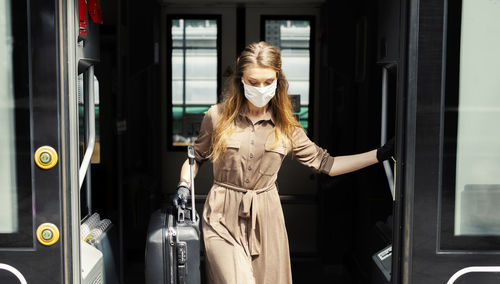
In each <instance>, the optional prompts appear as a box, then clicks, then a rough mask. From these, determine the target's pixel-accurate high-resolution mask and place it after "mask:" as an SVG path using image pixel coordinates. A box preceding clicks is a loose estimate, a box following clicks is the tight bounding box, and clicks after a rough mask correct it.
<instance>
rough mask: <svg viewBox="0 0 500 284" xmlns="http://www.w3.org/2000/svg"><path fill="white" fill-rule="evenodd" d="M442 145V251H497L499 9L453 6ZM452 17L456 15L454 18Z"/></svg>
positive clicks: (487, 4) (481, 4) (467, 3)
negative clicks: (452, 27) (455, 25)
mask: <svg viewBox="0 0 500 284" xmlns="http://www.w3.org/2000/svg"><path fill="white" fill-rule="evenodd" d="M451 8H452V13H450V20H449V21H450V24H452V21H454V22H455V23H456V24H458V27H457V29H456V31H455V32H453V30H450V35H449V43H448V44H451V46H450V47H449V49H450V50H449V53H450V55H449V56H448V68H447V69H448V74H447V91H446V101H445V117H444V120H445V126H444V131H445V132H444V133H445V137H444V139H445V140H444V145H443V152H444V158H443V170H444V171H443V172H444V175H443V213H442V214H443V219H442V225H441V231H442V232H441V233H442V236H443V238H442V242H441V247H442V248H443V249H467V250H469V249H481V250H490V249H495V250H500V247H498V246H496V245H495V244H498V243H499V241H500V238H499V237H498V236H500V207H499V206H498V204H500V175H499V174H498V173H499V172H500V147H499V145H500V130H499V129H500V128H499V127H498V121H500V96H499V95H498V94H499V92H500V81H499V80H498V72H499V71H500V68H499V66H500V54H499V53H498V50H500V38H498V37H496V36H492V35H498V34H499V33H500V6H499V5H498V4H496V3H494V2H492V1H487V0H479V1H476V0H474V1H472V0H462V1H461V3H451ZM453 11H455V12H454V13H453Z"/></svg>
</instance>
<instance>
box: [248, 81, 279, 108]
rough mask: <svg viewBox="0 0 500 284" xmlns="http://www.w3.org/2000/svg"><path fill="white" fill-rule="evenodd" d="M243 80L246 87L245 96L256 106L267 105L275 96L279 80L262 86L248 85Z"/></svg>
mask: <svg viewBox="0 0 500 284" xmlns="http://www.w3.org/2000/svg"><path fill="white" fill-rule="evenodd" d="M241 82H242V83H243V88H244V89H245V97H246V98H247V100H249V101H250V102H251V103H252V104H253V105H254V106H256V107H263V106H265V105H266V104H267V103H268V102H269V101H270V100H271V99H272V98H273V97H274V94H275V93H276V87H277V86H278V80H274V82H273V83H272V84H271V85H269V86H265V87H261V88H259V87H254V86H250V85H247V84H245V82H243V80H241Z"/></svg>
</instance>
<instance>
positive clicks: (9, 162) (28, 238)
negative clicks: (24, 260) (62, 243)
mask: <svg viewBox="0 0 500 284" xmlns="http://www.w3.org/2000/svg"><path fill="white" fill-rule="evenodd" d="M11 9H12V7H11V1H9V0H0V132H1V135H0V161H2V163H0V247H31V246H32V245H33V242H32V236H33V233H32V230H31V228H32V218H33V215H32V190H31V168H30V163H31V153H30V126H29V125H30V124H29V120H30V113H29V94H28V93H26V92H24V91H25V90H24V89H22V88H18V89H16V88H15V80H17V81H19V82H20V81H22V80H24V79H23V78H22V76H24V75H25V73H24V71H26V67H27V63H26V60H25V59H24V60H23V61H22V62H18V64H16V65H14V64H13V62H14V56H15V53H14V40H13V30H12V28H13V26H12V17H11ZM18 52H19V51H18ZM23 63H25V65H23ZM14 74H16V75H17V76H18V77H17V78H15V76H14Z"/></svg>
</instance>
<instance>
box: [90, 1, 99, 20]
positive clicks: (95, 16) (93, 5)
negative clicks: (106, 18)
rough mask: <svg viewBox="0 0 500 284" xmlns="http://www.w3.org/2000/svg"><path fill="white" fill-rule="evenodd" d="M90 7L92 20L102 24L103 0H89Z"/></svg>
mask: <svg viewBox="0 0 500 284" xmlns="http://www.w3.org/2000/svg"><path fill="white" fill-rule="evenodd" d="M88 8H89V14H90V17H91V18H92V21H94V23H96V24H102V9H101V0H88Z"/></svg>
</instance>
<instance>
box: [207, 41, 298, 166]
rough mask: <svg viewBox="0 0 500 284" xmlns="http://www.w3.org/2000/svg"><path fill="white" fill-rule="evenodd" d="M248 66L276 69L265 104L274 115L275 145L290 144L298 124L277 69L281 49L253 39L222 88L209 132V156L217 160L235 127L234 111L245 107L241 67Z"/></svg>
mask: <svg viewBox="0 0 500 284" xmlns="http://www.w3.org/2000/svg"><path fill="white" fill-rule="evenodd" d="M250 66H259V67H263V68H271V69H274V70H275V71H276V78H277V79H278V82H277V87H276V94H275V95H274V97H273V98H272V99H271V101H270V102H269V104H268V108H269V109H270V110H271V111H272V113H273V114H274V121H275V128H274V134H275V141H274V145H273V147H276V146H277V145H278V143H279V142H280V141H283V142H284V143H285V145H290V146H291V145H293V140H292V135H293V132H294V131H295V128H296V127H302V126H301V125H300V123H299V122H298V121H297V119H296V118H295V116H294V115H293V111H292V104H291V102H290V97H289V96H288V81H287V80H286V78H285V74H283V71H282V70H281V52H280V51H279V50H278V49H277V48H276V47H274V46H272V45H270V44H268V43H266V42H263V41H261V42H255V43H251V44H249V45H248V46H247V47H246V48H245V50H243V52H242V53H241V55H240V56H239V57H238V59H237V61H236V71H235V72H234V73H233V74H232V75H231V77H230V79H229V82H228V84H227V86H226V88H225V91H224V100H223V101H222V103H221V108H219V110H220V120H219V121H218V122H217V124H216V126H215V128H214V130H213V132H212V141H211V142H212V143H211V145H212V146H211V149H210V155H209V157H210V158H211V159H212V160H213V161H217V160H218V159H219V158H221V157H222V156H224V154H225V152H226V149H227V144H226V142H227V140H228V139H229V137H231V135H232V134H233V132H234V130H235V127H234V126H235V123H234V122H235V120H236V119H237V117H238V113H239V112H240V111H242V108H244V107H245V105H246V104H245V102H246V98H245V95H244V89H243V84H242V82H241V80H242V79H241V78H242V76H243V73H244V72H245V70H246V69H247V68H248V67H250Z"/></svg>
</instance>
